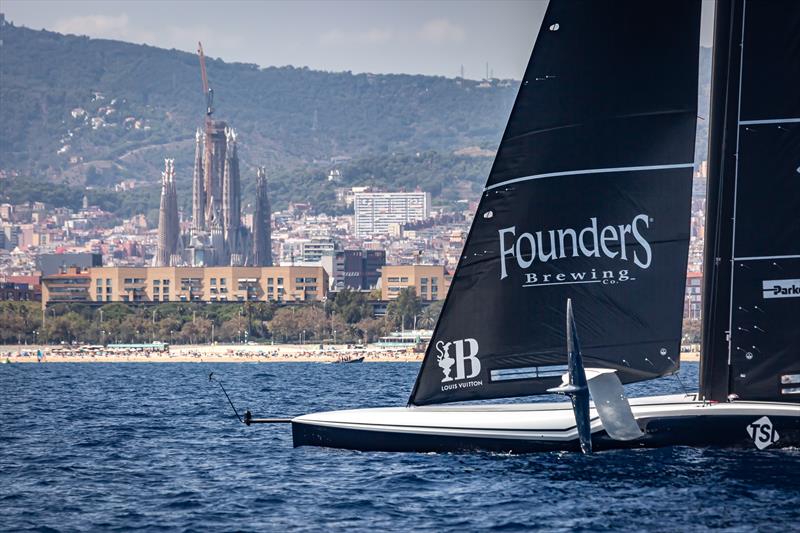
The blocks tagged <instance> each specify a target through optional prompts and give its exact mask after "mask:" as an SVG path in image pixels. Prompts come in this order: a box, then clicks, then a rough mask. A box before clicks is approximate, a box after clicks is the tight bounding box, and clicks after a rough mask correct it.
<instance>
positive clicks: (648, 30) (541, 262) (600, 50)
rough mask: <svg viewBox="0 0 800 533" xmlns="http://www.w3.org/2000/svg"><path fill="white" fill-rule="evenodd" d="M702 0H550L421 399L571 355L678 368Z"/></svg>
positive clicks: (484, 389)
mask: <svg viewBox="0 0 800 533" xmlns="http://www.w3.org/2000/svg"><path fill="white" fill-rule="evenodd" d="M699 31H700V2H699V0H668V1H666V0H665V1H662V2H641V1H639V0H623V1H616V2H597V1H590V0H585V1H578V0H570V1H563V2H562V1H557V0H553V1H551V2H550V5H549V6H548V9H547V13H546V14H545V18H544V22H543V24H542V28H541V30H540V32H539V36H538V37H537V40H536V44H535V46H534V49H533V53H532V55H531V59H530V62H529V64H528V67H527V69H526V72H525V76H524V78H523V81H522V84H521V87H520V90H519V93H518V95H517V99H516V102H515V104H514V108H513V110H512V112H511V116H510V118H509V122H508V125H507V127H506V131H505V133H504V135H503V139H502V142H501V144H500V147H499V149H498V153H497V157H496V159H495V161H494V165H493V167H492V170H491V173H490V175H489V179H488V182H487V184H486V188H485V191H484V193H483V195H482V197H481V200H480V203H479V206H478V211H477V213H476V216H475V219H474V221H473V224H472V228H471V229H470V233H469V235H468V237H467V241H466V244H465V246H464V251H463V254H462V257H461V259H460V261H459V264H458V267H457V269H456V271H455V274H454V277H453V281H452V284H451V287H450V291H449V293H448V296H447V299H446V301H445V304H444V307H443V310H442V313H441V316H440V319H439V322H438V323H437V325H436V329H435V331H434V334H433V338H432V339H431V342H430V344H429V346H428V351H427V353H426V354H425V359H424V361H423V364H422V368H421V370H420V373H419V376H418V377H417V381H416V384H415V386H414V389H413V391H412V393H411V397H410V399H409V403H410V404H414V405H424V404H432V403H444V402H453V401H462V400H476V399H488V398H501V397H510V396H521V395H529V394H538V393H543V392H545V390H546V389H548V388H551V387H555V386H556V385H558V383H559V382H560V380H561V375H562V374H563V373H564V371H565V369H566V366H565V364H566V354H565V331H564V327H563V323H564V314H565V310H566V302H567V298H572V301H573V303H574V305H575V308H576V314H577V315H578V316H579V323H578V329H579V331H580V335H581V339H582V341H583V343H582V344H583V358H584V361H585V364H586V366H587V367H589V366H596V367H603V368H613V369H616V370H617V371H618V374H619V376H620V379H621V380H622V381H623V382H631V381H637V380H643V379H650V378H654V377H657V376H661V375H664V374H668V373H671V372H674V371H675V370H677V368H678V364H679V346H680V336H681V317H682V312H683V296H684V291H685V277H686V262H687V253H688V240H689V220H690V198H691V183H692V171H693V160H694V140H695V124H696V117H697V69H698V46H699V44H698V43H699Z"/></svg>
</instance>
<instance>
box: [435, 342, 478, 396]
mask: <svg viewBox="0 0 800 533" xmlns="http://www.w3.org/2000/svg"><path fill="white" fill-rule="evenodd" d="M478 350H479V347H478V341H476V340H475V339H460V340H457V341H450V342H444V341H439V342H437V343H436V351H437V352H439V355H437V356H436V361H437V363H438V364H439V368H441V369H442V373H443V374H444V378H442V383H450V382H454V383H452V384H449V385H443V386H442V390H443V391H446V390H454V389H465V388H469V387H478V386H481V385H483V381H481V380H473V381H464V380H467V379H472V378H474V377H475V376H477V375H478V374H480V373H481V361H480V359H478ZM451 351H452V352H453V355H451V354H450V352H451ZM453 366H455V367H456V369H455V370H456V375H455V377H452V376H451V375H450V374H452V372H453ZM468 367H469V368H468ZM468 369H469V372H468Z"/></svg>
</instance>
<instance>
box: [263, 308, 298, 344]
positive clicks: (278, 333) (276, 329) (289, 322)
mask: <svg viewBox="0 0 800 533" xmlns="http://www.w3.org/2000/svg"><path fill="white" fill-rule="evenodd" d="M297 324H298V321H297V317H296V316H295V310H294V308H290V307H281V308H280V309H278V310H277V311H275V314H274V315H273V317H272V320H270V321H269V330H270V331H271V332H272V336H273V338H276V339H277V340H279V341H288V340H289V339H292V338H296V337H297V336H298V334H299V330H298V325H297Z"/></svg>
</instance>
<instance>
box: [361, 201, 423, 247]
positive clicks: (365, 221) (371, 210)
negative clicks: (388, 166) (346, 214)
mask: <svg viewBox="0 0 800 533" xmlns="http://www.w3.org/2000/svg"><path fill="white" fill-rule="evenodd" d="M353 204H354V206H355V226H356V228H355V233H356V236H357V237H369V236H371V235H376V234H380V235H388V234H389V231H390V228H391V227H392V225H395V226H396V225H400V226H402V225H403V224H407V223H409V222H417V221H420V220H425V219H426V218H429V217H430V210H431V194H430V193H429V192H357V193H355V194H354V201H353Z"/></svg>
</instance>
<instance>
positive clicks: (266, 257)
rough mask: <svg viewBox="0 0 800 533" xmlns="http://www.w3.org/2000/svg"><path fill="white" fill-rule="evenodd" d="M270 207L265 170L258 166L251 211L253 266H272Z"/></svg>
mask: <svg viewBox="0 0 800 533" xmlns="http://www.w3.org/2000/svg"><path fill="white" fill-rule="evenodd" d="M271 222H272V209H271V208H270V205H269V192H268V190H267V172H266V170H265V169H264V167H258V172H257V175H256V205H255V210H254V211H253V251H252V253H253V266H272V223H271Z"/></svg>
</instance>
